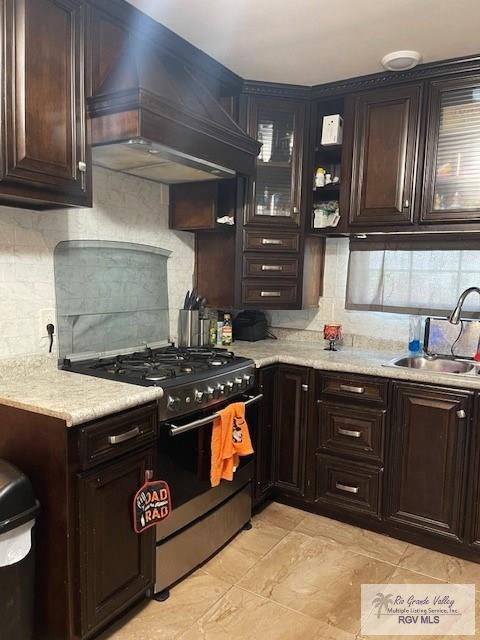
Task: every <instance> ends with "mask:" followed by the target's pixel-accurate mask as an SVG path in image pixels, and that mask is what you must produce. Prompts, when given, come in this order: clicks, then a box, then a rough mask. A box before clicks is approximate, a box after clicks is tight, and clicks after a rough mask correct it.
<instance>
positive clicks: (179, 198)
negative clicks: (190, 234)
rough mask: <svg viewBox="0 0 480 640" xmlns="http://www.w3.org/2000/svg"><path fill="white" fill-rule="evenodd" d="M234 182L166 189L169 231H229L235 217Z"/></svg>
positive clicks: (179, 185) (208, 182) (180, 185)
mask: <svg viewBox="0 0 480 640" xmlns="http://www.w3.org/2000/svg"><path fill="white" fill-rule="evenodd" d="M236 183H237V181H236V179H232V180H223V181H221V182H218V181H215V180H210V181H206V182H187V183H182V184H174V185H171V187H170V228H171V229H179V230H181V231H212V230H220V229H227V230H228V229H229V224H228V223H227V222H218V220H219V219H225V218H232V219H233V221H234V220H235V214H236V211H235V209H236Z"/></svg>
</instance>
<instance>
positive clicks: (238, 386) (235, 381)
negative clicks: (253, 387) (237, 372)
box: [234, 378, 243, 389]
mask: <svg viewBox="0 0 480 640" xmlns="http://www.w3.org/2000/svg"><path fill="white" fill-rule="evenodd" d="M234 383H235V384H236V386H237V389H241V388H242V385H243V380H242V379H241V378H235V380H234Z"/></svg>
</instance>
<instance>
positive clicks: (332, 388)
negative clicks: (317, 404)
mask: <svg viewBox="0 0 480 640" xmlns="http://www.w3.org/2000/svg"><path fill="white" fill-rule="evenodd" d="M387 384H388V382H387V380H383V379H381V378H370V377H364V376H351V375H335V376H331V375H327V376H323V379H322V385H321V388H322V395H327V394H328V395H333V396H340V397H344V398H355V399H357V400H365V401H367V402H368V401H369V402H377V403H381V404H385V403H386V401H387Z"/></svg>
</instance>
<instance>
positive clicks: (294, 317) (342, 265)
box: [269, 238, 409, 350]
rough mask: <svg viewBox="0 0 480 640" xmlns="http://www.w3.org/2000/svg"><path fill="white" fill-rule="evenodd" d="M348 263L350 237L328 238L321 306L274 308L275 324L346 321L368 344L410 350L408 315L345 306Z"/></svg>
mask: <svg viewBox="0 0 480 640" xmlns="http://www.w3.org/2000/svg"><path fill="white" fill-rule="evenodd" d="M347 267H348V238H329V239H327V245H326V255H325V276H324V287H323V297H322V298H320V301H319V306H318V309H308V310H305V311H272V312H270V313H269V320H270V324H271V326H272V327H280V328H283V329H303V330H308V331H311V332H321V331H322V330H323V325H324V324H325V323H326V322H329V321H335V322H340V323H341V324H342V327H343V332H344V334H348V335H349V336H358V337H361V338H362V339H363V340H362V341H361V343H362V345H363V346H364V348H367V346H368V347H370V348H372V349H374V348H375V347H376V345H377V343H379V344H380V345H381V346H382V348H385V345H386V344H388V343H389V342H392V349H395V350H398V347H399V344H400V345H402V344H403V345H405V350H407V344H408V329H409V321H408V318H409V316H408V315H402V314H398V313H379V312H372V311H349V310H347V309H345V292H346V285H347ZM311 277H315V276H314V274H312V276H311ZM273 332H274V333H275V331H273ZM312 339H315V340H318V336H317V335H315V337H314V334H313V333H312ZM358 342H359V341H358ZM354 344H355V341H354Z"/></svg>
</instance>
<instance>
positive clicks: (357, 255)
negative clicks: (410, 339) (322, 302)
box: [345, 239, 480, 317]
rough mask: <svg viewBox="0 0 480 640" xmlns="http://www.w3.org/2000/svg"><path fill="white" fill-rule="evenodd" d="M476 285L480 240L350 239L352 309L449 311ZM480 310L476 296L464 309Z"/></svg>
mask: <svg viewBox="0 0 480 640" xmlns="http://www.w3.org/2000/svg"><path fill="white" fill-rule="evenodd" d="M472 286H477V287H478V286H480V240H453V239H452V240H438V241H437V240H429V241H426V240H403V239H398V240H390V239H388V240H380V239H352V240H351V241H350V255H349V263H348V279H347V295H346V303H345V307H346V308H347V309H356V310H364V311H386V312H389V313H410V314H419V315H442V316H444V315H446V313H447V312H449V311H451V310H452V309H453V308H454V307H455V305H456V303H457V300H458V296H459V295H460V293H461V292H462V291H463V290H464V289H466V288H467V287H472ZM479 313H480V300H479V299H478V297H476V296H471V297H470V298H469V299H467V301H466V304H465V306H464V314H463V315H464V316H465V317H478V315H479Z"/></svg>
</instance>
